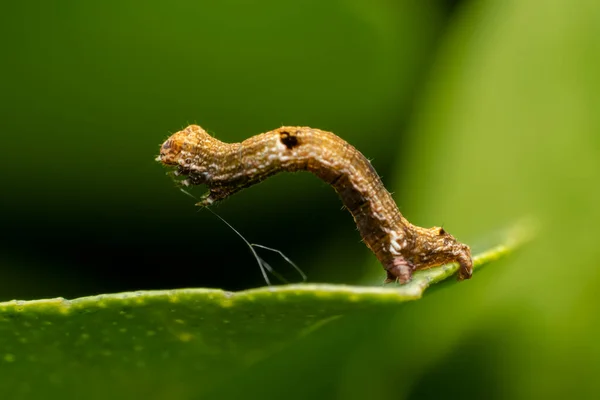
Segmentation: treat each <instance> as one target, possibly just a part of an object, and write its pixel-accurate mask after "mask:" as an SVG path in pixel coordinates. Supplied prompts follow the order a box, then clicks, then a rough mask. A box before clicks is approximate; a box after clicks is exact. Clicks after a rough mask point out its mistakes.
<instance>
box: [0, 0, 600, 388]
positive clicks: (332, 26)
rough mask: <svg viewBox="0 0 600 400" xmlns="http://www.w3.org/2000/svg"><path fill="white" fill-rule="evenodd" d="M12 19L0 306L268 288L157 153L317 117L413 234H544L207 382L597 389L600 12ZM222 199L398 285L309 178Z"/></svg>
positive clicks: (384, 11)
mask: <svg viewBox="0 0 600 400" xmlns="http://www.w3.org/2000/svg"><path fill="white" fill-rule="evenodd" d="M0 18H1V20H0V22H1V24H0V30H1V31H0V33H2V43H3V52H2V53H3V57H2V64H1V65H2V66H1V67H0V68H1V72H2V73H1V75H0V76H1V85H2V87H1V90H2V94H3V95H2V99H1V101H2V104H1V110H2V118H1V120H0V121H1V122H0V124H1V125H0V127H1V132H2V133H1V134H2V149H3V150H4V151H3V153H2V157H0V167H1V170H2V173H1V174H0V188H1V189H0V190H1V191H2V196H1V198H2V207H1V209H0V223H1V226H2V229H1V230H0V232H1V233H0V234H1V235H2V237H1V240H0V298H1V299H2V300H10V299H12V298H19V299H32V298H39V297H49V296H65V297H75V296H81V295H88V294H96V293H103V292H114V291H122V290H136V289H160V288H177V287H222V288H225V289H230V290H237V289H242V288H249V287H256V286H259V285H262V284H263V282H262V280H261V276H260V272H259V271H258V268H257V267H256V266H255V264H254V260H253V259H252V258H251V255H250V253H249V251H248V250H247V248H245V247H244V244H243V243H242V242H241V241H240V240H239V239H238V238H237V237H236V236H235V235H234V234H233V233H232V232H231V231H230V230H229V229H228V228H227V227H225V226H224V225H223V224H222V223H221V222H220V221H218V220H217V219H216V218H215V217H214V216H212V215H211V214H209V213H207V212H199V213H198V212H196V211H197V210H195V209H194V207H193V202H192V201H190V199H189V198H187V197H185V196H183V195H182V194H181V193H179V192H178V191H177V190H176V189H175V188H174V187H173V184H172V183H171V182H170V180H169V179H168V178H167V177H166V176H165V175H164V172H165V171H164V169H162V168H161V167H160V166H159V165H158V164H157V163H155V162H154V161H153V159H154V157H155V155H156V154H157V151H158V145H159V144H160V143H161V142H162V141H163V140H164V139H165V138H166V137H167V136H168V135H169V133H172V132H175V131H177V130H179V129H180V128H182V127H184V126H186V125H187V124H189V123H198V124H200V125H202V126H203V127H204V128H206V129H207V130H208V131H209V132H211V133H214V134H215V135H216V136H217V137H218V138H220V139H222V140H225V141H238V140H242V139H244V138H246V137H249V136H251V135H254V134H256V133H259V132H263V131H267V130H270V129H274V128H276V127H278V126H280V125H284V124H285V125H309V126H313V127H318V128H321V129H325V130H330V131H333V132H335V133H337V134H338V135H340V136H342V137H343V138H345V139H346V140H348V141H349V142H351V143H352V144H354V145H355V146H356V147H357V148H359V149H360V150H361V151H362V152H363V153H364V154H365V155H366V156H367V157H369V158H370V159H373V164H374V166H375V167H376V168H377V170H378V171H379V173H380V174H381V175H382V176H383V180H384V182H385V183H386V185H387V186H388V187H389V188H390V190H391V191H393V192H394V193H395V195H394V196H395V198H396V201H397V202H398V204H399V206H400V208H401V210H402V212H403V213H404V214H405V215H406V216H407V217H408V218H409V220H411V221H412V222H414V223H416V224H419V225H422V226H431V225H441V224H443V225H444V227H445V228H447V230H448V231H449V232H451V233H452V234H454V235H455V236H457V237H459V238H461V239H463V240H465V241H467V242H468V243H470V244H472V245H473V247H474V249H475V250H477V249H478V248H482V247H484V246H485V245H486V244H487V243H489V242H490V241H492V240H493V237H494V235H495V232H497V230H498V229H500V228H502V227H503V226H506V225H509V224H511V223H513V222H514V221H516V220H518V219H520V218H522V217H524V216H528V217H533V218H534V219H536V220H537V221H538V222H539V226H540V232H539V238H538V240H537V241H536V242H535V243H534V244H533V245H531V246H529V247H528V248H526V249H524V250H523V251H522V252H520V253H519V254H518V255H517V256H515V257H513V258H511V259H509V260H506V261H503V262H501V263H498V264H495V265H493V266H491V267H489V268H486V269H485V270H483V271H482V272H481V273H477V274H476V275H475V276H474V278H473V279H472V280H471V281H469V282H465V283H462V284H460V285H455V284H454V283H447V284H443V285H440V287H438V288H436V289H435V290H432V291H431V292H430V293H428V295H427V296H426V297H425V298H424V299H423V300H420V301H419V302H416V303H413V304H408V305H405V306H403V307H399V308H398V310H389V309H386V310H382V311H381V313H371V314H368V315H365V314H357V315H354V316H348V317H345V318H341V319H339V320H337V321H334V322H332V323H330V324H328V325H326V326H324V327H323V328H322V329H321V330H318V331H316V332H314V333H313V334H311V335H308V336H305V337H303V338H302V339H301V340H300V341H298V342H297V343H295V345H294V346H291V347H289V348H287V349H285V350H283V351H281V352H279V353H277V354H274V355H273V356H272V357H269V358H268V359H266V360H262V361H261V362H258V363H257V364H255V365H253V366H252V367H250V368H248V369H246V370H244V371H243V372H242V373H239V374H234V375H232V377H231V383H235V384H231V383H230V384H226V385H222V386H220V387H219V388H217V389H215V390H216V392H215V397H221V398H223V397H231V398H237V397H239V396H240V395H244V396H246V397H256V396H263V397H267V398H278V397H283V396H285V397H287V398H307V397H309V396H311V397H318V398H343V399H353V398H356V399H362V398H382V399H384V398H390V399H391V398H440V397H446V398H454V397H461V398H464V397H469V398H523V399H530V398H541V397H544V398H565V397H575V398H595V397H597V393H599V392H600V380H598V379H596V378H595V377H596V376H597V375H598V374H599V373H600V341H598V338H599V337H600V318H599V315H600V295H599V294H598V289H597V288H598V286H599V285H600V265H599V264H600V263H599V261H598V259H599V258H600V247H599V246H598V240H599V239H600V235H598V233H597V231H598V226H600V211H599V210H600V208H599V206H598V205H599V204H600V188H599V185H600V157H599V156H600V134H599V133H600V73H599V72H598V71H600V4H598V3H597V2H596V1H592V0H587V1H585V0H580V1H576V2H567V1H559V0H555V1H544V2H543V1H535V0H521V1H518V2H517V1H500V0H487V1H472V2H469V1H465V2H443V1H409V0H406V1H389V0H377V1H370V2H366V1H359V0H340V1H316V0H314V1H299V2H276V1H270V0H268V1H256V2H255V1H243V0H229V1H222V2H208V1H179V2H171V3H160V2H145V3H138V2H131V1H122V2H102V3H98V4H95V3H83V2H74V1H73V2H67V1H63V2H57V3H50V2H39V3H11V4H6V5H4V7H3V13H2V16H1V17H0ZM197 193H201V191H198V192H197ZM216 210H217V211H218V212H219V213H220V214H221V215H223V217H225V218H226V219H227V220H229V221H230V222H231V223H232V224H233V225H234V226H236V227H237V228H238V229H239V230H240V231H241V232H242V233H244V234H245V235H246V237H247V238H248V239H250V240H251V241H253V242H259V243H261V244H264V245H267V246H272V247H277V248H279V249H281V250H283V251H284V252H285V253H286V254H287V255H288V256H290V257H291V258H292V259H294V260H295V261H296V262H297V263H298V264H299V265H300V266H301V267H302V268H303V269H304V270H305V271H306V272H307V273H308V275H309V280H310V281H312V282H334V283H359V282H363V283H364V282H370V283H373V282H378V280H379V279H382V278H383V273H382V271H381V267H380V266H379V265H378V264H377V261H376V260H375V258H374V257H373V256H372V255H371V254H370V253H369V251H368V250H367V249H366V247H365V246H364V245H362V244H361V243H360V238H359V236H358V233H357V232H356V230H355V227H354V224H353V222H352V219H351V217H350V216H349V215H348V214H347V212H345V211H340V202H339V200H338V199H337V198H336V196H335V194H334V193H333V191H332V190H331V189H330V188H329V187H327V186H326V185H325V184H323V183H321V182H320V181H318V180H317V179H316V178H314V177H312V176H310V175H308V174H294V175H289V174H288V175H280V176H277V177H275V178H273V179H272V180H270V181H267V182H265V183H263V184H261V185H259V186H256V187H253V188H251V189H248V190H246V191H244V192H242V193H240V194H239V195H236V196H235V197H233V198H231V199H229V200H227V201H226V202H224V203H223V204H222V205H220V206H219V207H217V208H216ZM269 260H271V259H269ZM277 263H279V261H277V259H276V258H275V259H273V264H275V265H277V269H278V270H281V269H283V270H285V268H286V267H285V265H284V264H277ZM156 268H158V271H159V272H156V271H155V269H156Z"/></svg>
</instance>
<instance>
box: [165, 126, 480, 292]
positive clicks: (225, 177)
mask: <svg viewBox="0 0 600 400" xmlns="http://www.w3.org/2000/svg"><path fill="white" fill-rule="evenodd" d="M157 161H160V162H161V163H162V164H164V165H166V166H171V167H176V168H177V169H176V171H174V173H175V175H177V176H180V177H182V178H183V179H182V180H181V181H180V183H181V184H182V185H185V186H189V185H206V186H207V187H208V189H209V191H208V193H206V194H205V195H204V196H203V197H202V198H201V201H200V202H199V203H198V204H197V205H199V206H209V205H211V204H213V203H215V202H218V201H221V200H223V199H225V198H227V197H229V196H231V195H233V194H235V193H236V192H238V191H240V190H242V189H244V188H247V187H249V186H252V185H254V184H256V183H259V182H261V181H262V180H264V179H266V178H268V177H269V176H272V175H274V174H276V173H279V172H282V171H288V172H295V171H308V172H311V173H313V174H314V175H316V176H317V177H319V178H320V179H322V180H323V181H325V182H327V183H328V184H329V185H331V186H332V187H333V188H334V190H335V191H336V192H337V193H338V195H339V196H340V198H341V199H342V202H343V204H344V206H345V208H347V209H348V211H350V213H351V214H352V216H353V217H354V221H355V222H356V225H357V227H358V231H359V232H360V235H361V237H362V239H363V241H364V243H365V244H366V245H367V247H368V248H369V249H371V251H372V252H373V253H374V254H375V256H376V257H377V259H378V260H379V261H380V262H381V264H382V266H383V268H384V270H385V271H386V280H385V281H386V282H393V281H397V282H399V283H406V282H408V281H410V279H411V277H412V273H413V271H416V270H421V269H426V268H431V267H434V266H438V265H442V264H446V263H450V262H457V263H458V264H459V265H460V268H459V271H458V279H459V280H463V279H468V278H470V277H471V274H472V271H473V261H472V258H471V250H470V248H469V246H467V245H466V244H463V243H461V242H459V241H458V240H456V239H455V238H454V237H453V236H452V235H450V234H449V233H448V232H446V231H445V230H444V229H443V228H441V227H432V228H421V227H419V226H415V225H412V224H411V223H410V222H409V221H408V220H406V218H404V216H403V215H402V214H401V213H400V210H399V209H398V206H397V205H396V203H395V201H394V199H393V198H392V196H391V194H390V193H389V192H388V191H387V190H386V188H385V187H384V185H383V182H382V181H381V179H380V178H379V176H378V175H377V172H376V171H375V169H374V168H373V166H372V165H371V163H370V162H369V160H368V159H367V158H366V157H365V156H363V155H362V154H361V153H360V152H359V151H358V150H357V149H356V148H354V147H353V146H352V145H350V144H349V143H348V142H346V141H344V140H343V139H341V138H340V137H338V136H336V135H335V134H333V133H331V132H327V131H322V130H319V129H313V128H309V127H293V126H284V127H281V128H279V129H275V130H273V131H270V132H266V133H262V134H259V135H256V136H253V137H251V138H249V139H246V140H244V141H243V142H240V143H224V142H222V141H220V140H218V139H216V138H214V137H212V136H210V135H209V134H208V133H206V131H205V130H204V129H202V128H201V127H200V126H198V125H190V126H188V127H187V128H185V129H183V130H181V131H179V132H176V133H174V134H173V135H171V136H170V137H169V138H168V139H167V140H166V141H165V142H164V143H163V144H162V146H161V148H160V155H159V156H158V157H157Z"/></svg>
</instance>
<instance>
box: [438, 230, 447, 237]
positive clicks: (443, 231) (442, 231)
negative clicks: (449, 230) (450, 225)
mask: <svg viewBox="0 0 600 400" xmlns="http://www.w3.org/2000/svg"><path fill="white" fill-rule="evenodd" d="M439 233H440V236H442V235H445V234H446V231H445V230H444V228H440V232H439Z"/></svg>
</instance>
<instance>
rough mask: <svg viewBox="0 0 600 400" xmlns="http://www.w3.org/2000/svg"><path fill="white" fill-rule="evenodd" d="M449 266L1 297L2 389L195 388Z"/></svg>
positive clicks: (165, 392)
mask: <svg viewBox="0 0 600 400" xmlns="http://www.w3.org/2000/svg"><path fill="white" fill-rule="evenodd" d="M526 238H527V236H526V235H525V234H524V231H523V230H520V231H512V232H510V233H509V239H510V240H508V241H507V242H506V243H505V244H503V245H499V246H496V247H493V248H491V249H489V250H488V251H486V252H484V253H481V254H480V255H478V256H476V257H475V258H474V266H475V268H476V269H478V268H481V267H482V266H483V265H486V264H488V263H489V262H491V261H494V260H496V259H498V258H499V257H502V256H505V255H507V254H508V253H510V252H511V251H513V250H514V249H515V248H516V247H517V246H518V245H519V244H520V243H522V242H523V241H524V240H525V239H526ZM457 269H458V265H457V264H448V265H444V266H441V267H438V268H432V269H430V270H426V271H419V272H417V273H416V274H415V276H414V278H413V280H412V281H411V282H410V283H409V284H406V285H403V286H397V285H388V286H386V287H366V286H365V287H359V286H343V285H327V284H299V285H287V286H278V287H263V288H258V289H252V290H246V291H241V292H237V293H232V292H226V291H223V290H218V289H180V290H169V291H144V292H131V293H119V294H108V295H99V296H91V297H84V298H80V299H75V300H65V299H63V298H56V299H48V300H34V301H16V300H13V301H10V302H5V303H0V351H1V353H0V365H2V369H1V373H2V377H3V378H2V379H1V380H0V391H1V392H2V393H9V394H10V398H19V397H22V396H25V397H29V398H41V397H44V398H48V396H54V395H56V396H59V395H65V394H67V395H69V396H73V397H80V398H84V397H85V398H91V397H98V398H101V397H102V398H104V397H107V396H111V397H114V396H123V397H129V398H133V397H139V396H140V394H144V393H146V394H148V395H152V397H153V398H161V397H164V398H169V399H174V398H187V397H189V396H192V395H199V394H201V393H204V392H206V391H208V390H210V389H211V388H213V387H214V386H215V385H216V384H218V383H219V382H222V381H223V379H224V378H226V377H228V376H229V375H230V374H232V373H233V372H235V371H238V370H240V369H241V368H244V367H247V366H250V365H252V364H254V363H256V362H257V361H259V360H261V359H263V358H265V357H266V356H268V355H269V354H272V353H274V352H276V351H277V350H278V349H282V348H283V347H285V346H287V345H289V344H290V343H291V342H293V341H294V340H296V339H298V338H300V337H303V336H306V335H308V334H310V333H311V332H313V331H315V330H316V329H318V328H319V327H321V326H323V325H324V324H326V323H328V322H329V321H331V320H333V319H336V318H338V317H339V316H343V315H347V314H350V313H352V312H355V311H357V310H367V309H368V310H375V309H379V310H382V309H384V308H385V307H386V306H392V307H395V306H398V305H400V304H401V303H403V302H406V301H410V300H416V299H418V298H420V297H421V296H422V294H423V292H424V291H425V289H427V288H428V287H429V286H430V285H431V284H433V283H436V282H440V281H442V280H444V279H446V278H448V277H450V276H451V275H453V274H454V273H455V272H456V271H457ZM456 289H457V290H459V286H457V288H456ZM90 387H94V390H93V393H90V391H89V388H90Z"/></svg>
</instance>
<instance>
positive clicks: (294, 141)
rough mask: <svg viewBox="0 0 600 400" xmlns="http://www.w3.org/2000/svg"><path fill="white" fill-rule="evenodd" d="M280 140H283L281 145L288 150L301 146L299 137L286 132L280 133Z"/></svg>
mask: <svg viewBox="0 0 600 400" xmlns="http://www.w3.org/2000/svg"><path fill="white" fill-rule="evenodd" d="M279 140H281V143H282V144H283V145H284V146H285V147H287V148H288V150H291V149H293V148H294V147H296V146H298V145H299V144H300V142H299V141H298V137H297V136H294V135H293V134H291V133H289V132H285V131H284V132H280V133H279Z"/></svg>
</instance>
